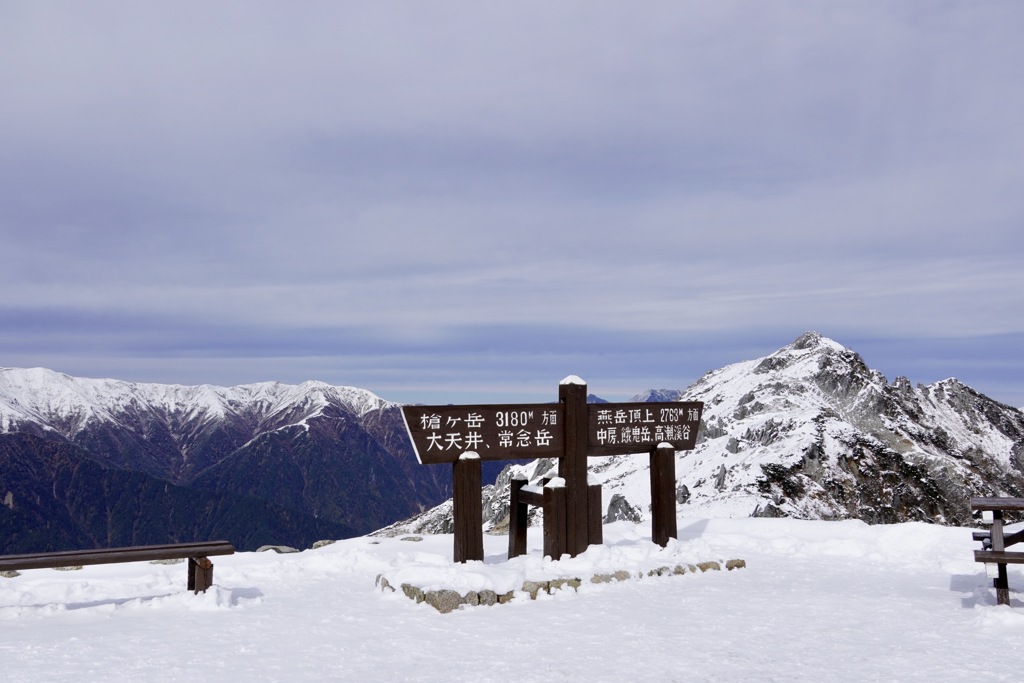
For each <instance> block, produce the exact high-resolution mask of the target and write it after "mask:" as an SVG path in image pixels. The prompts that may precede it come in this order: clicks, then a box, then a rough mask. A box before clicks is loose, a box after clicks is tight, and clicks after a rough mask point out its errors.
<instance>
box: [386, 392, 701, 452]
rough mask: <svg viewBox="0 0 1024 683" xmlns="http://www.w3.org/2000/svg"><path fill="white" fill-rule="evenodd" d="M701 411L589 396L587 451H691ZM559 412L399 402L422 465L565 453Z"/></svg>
mask: <svg viewBox="0 0 1024 683" xmlns="http://www.w3.org/2000/svg"><path fill="white" fill-rule="evenodd" d="M703 411H704V404H703V403H700V402H691V403H591V404H589V405H588V406H587V421H588V426H587V455H589V456H598V455H619V454H625V453H648V452H650V451H651V449H653V448H657V446H658V444H661V443H670V444H672V446H673V447H674V448H675V449H676V450H677V451H684V450H691V449H693V447H694V446H695V445H696V443H697V430H698V428H699V427H700V419H701V414H702V413H703ZM564 414H565V409H564V406H563V405H562V404H560V403H537V404H514V405H473V406H465V405H460V406H452V405H448V406H403V407H402V417H403V418H404V419H405V427H406V429H407V430H408V432H409V437H410V438H411V440H412V443H413V446H414V448H415V449H416V457H417V458H418V459H419V461H420V463H422V464H435V463H442V462H454V461H456V460H458V459H459V456H461V455H462V454H463V453H466V452H467V451H472V452H475V453H477V454H478V455H479V456H480V459H481V460H514V459H518V458H560V457H563V456H564V454H565V449H564V431H563V423H564Z"/></svg>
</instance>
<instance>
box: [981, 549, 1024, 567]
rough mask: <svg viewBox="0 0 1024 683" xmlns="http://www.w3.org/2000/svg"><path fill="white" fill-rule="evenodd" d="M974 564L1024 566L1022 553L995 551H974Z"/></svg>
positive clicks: (1023, 554)
mask: <svg viewBox="0 0 1024 683" xmlns="http://www.w3.org/2000/svg"><path fill="white" fill-rule="evenodd" d="M974 561H975V562H987V563H990V564H1024V553H1021V552H1013V553H1011V552H1007V551H1005V550H1004V551H1002V552H999V551H996V550H975V551H974Z"/></svg>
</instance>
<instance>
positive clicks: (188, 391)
mask: <svg viewBox="0 0 1024 683" xmlns="http://www.w3.org/2000/svg"><path fill="white" fill-rule="evenodd" d="M394 405H396V404H393V403H390V402H388V401H385V400H384V399H381V398H380V397H378V396H376V395H374V394H373V393H371V392H369V391H366V390H365V389H358V388H355V387H345V386H332V385H329V384H326V383H324V382H318V381H309V382H304V383H302V384H300V385H288V384H281V383H280V382H261V383H256V384H244V385H239V386H234V387H219V386H214V385H209V384H203V385H196V386H183V385H177V384H144V383H135V382H125V381H120V380H112V379H87V378H81V377H71V376H69V375H66V374H63V373H59V372H54V371H52V370H47V369H44V368H30V369H18V368H2V369H0V434H4V433H10V432H14V431H29V432H32V431H36V432H37V433H51V434H52V433H56V434H59V435H61V436H62V437H63V438H66V439H69V440H74V439H75V438H76V435H77V434H79V433H82V432H83V430H85V429H86V428H89V427H92V426H96V425H98V424H111V425H118V426H119V427H124V428H126V429H128V430H129V431H133V432H141V433H142V434H143V436H142V437H140V438H143V439H145V438H146V437H145V434H146V433H148V432H147V430H148V431H151V430H152V427H151V426H150V425H153V424H159V425H163V427H161V429H166V430H167V432H168V434H169V436H170V438H171V439H172V440H173V441H174V442H175V443H176V444H178V445H177V446H176V449H179V450H180V451H181V452H182V453H183V454H184V455H186V456H187V453H188V451H189V448H190V444H192V443H194V442H195V441H196V439H197V438H198V437H199V435H201V434H205V433H208V432H210V430H215V429H218V428H220V425H222V424H223V423H224V422H225V421H232V422H233V423H234V424H236V425H237V426H238V427H239V428H240V429H242V430H243V431H252V433H253V435H254V436H255V435H258V434H260V433H265V432H267V431H273V430H275V429H281V428H286V427H288V426H289V425H305V424H306V421H307V420H308V419H310V418H312V417H315V416H317V415H321V414H322V413H323V412H324V411H325V410H327V409H328V408H330V407H332V406H333V407H335V408H337V409H338V410H341V411H343V412H347V413H352V414H354V415H355V416H356V417H357V418H358V417H362V416H363V415H365V414H367V413H368V412H371V411H373V410H382V409H386V408H389V407H392V406H394Z"/></svg>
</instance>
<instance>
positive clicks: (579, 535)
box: [545, 376, 590, 557]
mask: <svg viewBox="0 0 1024 683" xmlns="http://www.w3.org/2000/svg"><path fill="white" fill-rule="evenodd" d="M558 400H559V401H561V402H562V403H563V404H564V405H565V425H564V429H565V431H564V435H565V453H564V454H563V455H562V458H561V459H560V460H559V462H558V476H559V477H561V478H562V479H564V480H565V489H566V490H565V507H566V511H565V524H566V539H565V540H566V546H565V548H566V551H567V552H568V553H569V555H571V556H572V557H576V556H577V555H579V554H580V553H582V552H583V551H585V550H586V549H587V546H588V545H590V539H589V533H588V532H589V526H588V524H589V522H588V520H589V514H588V509H589V504H588V503H589V495H588V493H587V385H586V383H585V382H584V381H583V380H581V379H580V378H578V377H575V376H570V377H566V378H565V379H563V380H562V382H561V384H559V386H558ZM545 514H547V511H546V510H545Z"/></svg>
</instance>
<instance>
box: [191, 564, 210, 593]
mask: <svg viewBox="0 0 1024 683" xmlns="http://www.w3.org/2000/svg"><path fill="white" fill-rule="evenodd" d="M212 585H213V562H210V560H209V558H206V557H190V558H188V590H190V591H192V592H193V593H205V592H206V589H207V588H209V587H210V586H212Z"/></svg>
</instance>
